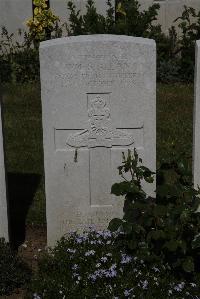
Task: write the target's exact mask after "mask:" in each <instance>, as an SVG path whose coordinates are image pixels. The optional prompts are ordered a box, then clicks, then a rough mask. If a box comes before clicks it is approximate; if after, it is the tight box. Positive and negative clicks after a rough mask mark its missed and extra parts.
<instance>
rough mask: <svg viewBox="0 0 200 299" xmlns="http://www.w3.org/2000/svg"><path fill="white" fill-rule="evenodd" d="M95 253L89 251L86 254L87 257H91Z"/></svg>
mask: <svg viewBox="0 0 200 299" xmlns="http://www.w3.org/2000/svg"><path fill="white" fill-rule="evenodd" d="M94 254H95V251H94V250H89V251H87V252H86V253H85V256H90V255H94Z"/></svg>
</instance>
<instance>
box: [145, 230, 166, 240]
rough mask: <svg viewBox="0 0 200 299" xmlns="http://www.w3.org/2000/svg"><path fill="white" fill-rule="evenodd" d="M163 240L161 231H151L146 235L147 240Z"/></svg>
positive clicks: (163, 235) (163, 234)
mask: <svg viewBox="0 0 200 299" xmlns="http://www.w3.org/2000/svg"><path fill="white" fill-rule="evenodd" d="M164 238H165V233H164V231H162V230H153V231H151V232H149V233H148V235H147V240H150V239H153V240H159V239H164Z"/></svg>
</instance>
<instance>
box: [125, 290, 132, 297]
mask: <svg viewBox="0 0 200 299" xmlns="http://www.w3.org/2000/svg"><path fill="white" fill-rule="evenodd" d="M132 290H133V289H130V290H125V291H124V296H125V297H128V296H130V294H131V292H132Z"/></svg>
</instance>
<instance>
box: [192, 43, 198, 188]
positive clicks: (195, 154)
mask: <svg viewBox="0 0 200 299" xmlns="http://www.w3.org/2000/svg"><path fill="white" fill-rule="evenodd" d="M194 94H195V98H194V122H193V124H194V125H193V179H194V186H195V187H197V186H198V185H199V186H200V133H199V132H200V41H197V42H196V66H195V90H194Z"/></svg>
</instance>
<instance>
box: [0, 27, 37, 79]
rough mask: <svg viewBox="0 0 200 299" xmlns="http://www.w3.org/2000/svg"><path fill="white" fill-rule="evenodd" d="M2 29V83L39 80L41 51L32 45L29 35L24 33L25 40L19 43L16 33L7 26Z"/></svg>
mask: <svg viewBox="0 0 200 299" xmlns="http://www.w3.org/2000/svg"><path fill="white" fill-rule="evenodd" d="M1 30H2V31H1V41H0V83H4V82H20V83H24V82H27V81H29V82H30V81H36V80H38V79H39V53H38V50H37V49H34V48H33V47H31V41H30V39H29V36H28V35H27V34H26V33H24V41H23V42H22V43H19V42H17V41H14V34H9V33H8V31H7V30H6V28H5V27H2V28H1ZM21 34H22V32H21V31H19V35H21Z"/></svg>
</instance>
